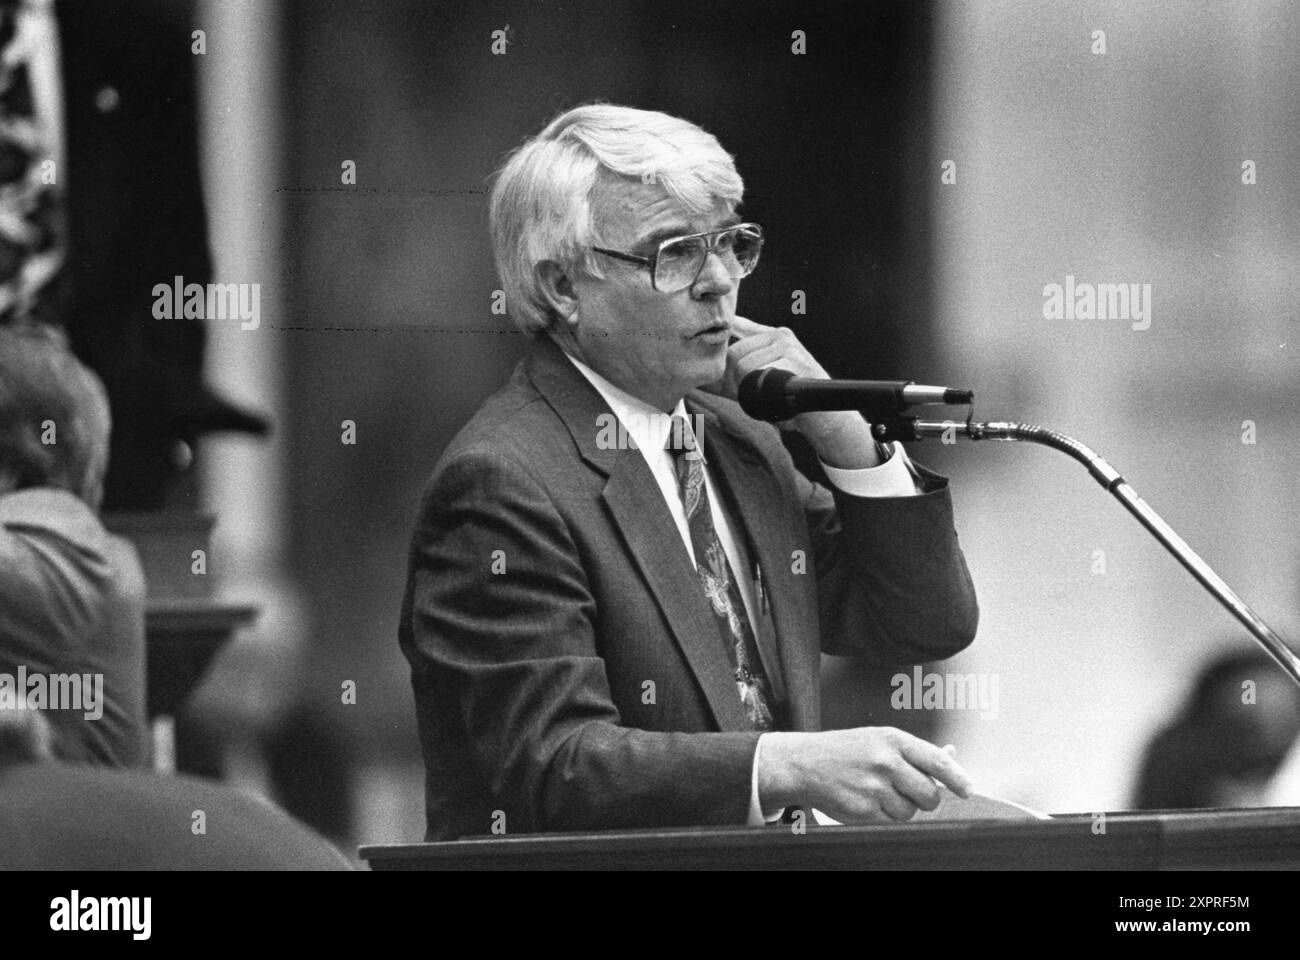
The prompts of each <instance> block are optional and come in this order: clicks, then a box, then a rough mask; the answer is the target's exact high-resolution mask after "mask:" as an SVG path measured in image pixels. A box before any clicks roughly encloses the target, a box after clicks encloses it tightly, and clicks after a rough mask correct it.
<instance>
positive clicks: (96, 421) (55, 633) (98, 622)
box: [0, 326, 148, 766]
mask: <svg viewBox="0 0 1300 960" xmlns="http://www.w3.org/2000/svg"><path fill="white" fill-rule="evenodd" d="M109 431H110V422H109V409H108V401H107V398H106V396H105V393H104V388H103V386H102V384H101V383H100V382H99V380H98V378H97V377H96V376H95V375H94V374H93V373H91V372H90V371H89V370H88V369H87V368H86V367H84V366H83V365H82V364H81V363H80V362H79V361H78V360H77V359H76V357H74V356H73V355H72V354H71V352H69V350H68V349H67V346H66V343H65V342H64V340H63V337H62V335H61V334H60V333H59V332H57V331H54V330H51V329H48V328H43V327H40V326H25V327H12V328H0V710H2V709H8V708H15V707H22V706H28V707H33V708H35V709H39V710H41V711H42V713H43V714H44V716H45V717H46V718H47V719H48V721H49V723H50V725H51V727H52V732H53V738H52V739H53V743H52V752H53V754H54V755H55V756H56V757H57V758H59V759H62V760H73V761H85V762H89V763H94V764H107V765H112V766H139V765H142V764H143V763H144V762H145V761H146V759H147V756H148V741H147V726H146V720H145V649H144V598H145V585H144V576H143V573H142V572H141V569H140V563H139V560H138V558H137V556H136V554H135V550H134V548H133V547H132V546H131V545H130V544H129V543H127V542H126V541H125V540H123V539H121V538H119V537H115V536H112V535H111V534H109V533H108V532H107V531H106V530H105V529H104V527H103V525H102V524H101V523H100V521H99V516H98V514H97V511H98V508H99V504H100V501H101V499H102V497H103V484H104V475H105V470H106V469H107V466H108V441H109ZM78 688H79V695H77V694H76V693H75V691H76V690H77V689H78ZM76 699H80V700H81V702H80V703H79V704H78V703H75V702H69V701H70V700H73V701H75V700H76Z"/></svg>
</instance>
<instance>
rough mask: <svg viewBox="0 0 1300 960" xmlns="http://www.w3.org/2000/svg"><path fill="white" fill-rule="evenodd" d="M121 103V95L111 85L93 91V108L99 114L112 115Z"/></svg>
mask: <svg viewBox="0 0 1300 960" xmlns="http://www.w3.org/2000/svg"><path fill="white" fill-rule="evenodd" d="M121 102H122V96H121V94H119V93H118V92H117V87H114V86H112V85H111V84H107V83H106V84H104V85H103V86H102V87H100V88H99V89H98V90H97V91H95V107H96V108H97V109H98V110H99V112H100V113H112V112H113V111H114V110H116V109H117V107H118V104H120V103H121Z"/></svg>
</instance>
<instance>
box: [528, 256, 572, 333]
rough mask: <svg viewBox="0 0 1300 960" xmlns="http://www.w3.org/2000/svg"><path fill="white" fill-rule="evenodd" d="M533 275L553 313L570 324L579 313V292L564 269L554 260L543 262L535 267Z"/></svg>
mask: <svg viewBox="0 0 1300 960" xmlns="http://www.w3.org/2000/svg"><path fill="white" fill-rule="evenodd" d="M533 274H534V276H536V278H537V286H538V288H539V289H540V290H541V293H542V297H543V299H545V300H546V304H547V306H549V307H550V308H551V312H552V313H554V314H555V315H556V316H558V317H560V318H561V319H562V320H564V321H565V322H566V323H567V322H570V321H571V320H572V319H573V318H574V317H575V316H576V315H577V313H578V292H577V291H576V290H575V289H574V288H573V281H572V280H571V279H570V278H569V275H568V273H566V272H565V269H564V267H562V266H560V265H559V264H558V263H556V262H555V261H554V260H543V261H542V262H541V263H539V264H537V266H535V267H533Z"/></svg>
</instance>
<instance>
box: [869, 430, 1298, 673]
mask: <svg viewBox="0 0 1300 960" xmlns="http://www.w3.org/2000/svg"><path fill="white" fill-rule="evenodd" d="M872 432H873V433H874V434H875V436H876V439H877V440H881V441H888V440H921V439H924V438H925V437H944V438H948V437H953V438H955V437H959V436H960V437H966V438H968V439H970V440H1019V441H1025V442H1028V443H1038V444H1042V445H1043V446H1045V447H1051V448H1053V449H1054V450H1060V451H1061V452H1062V453H1065V454H1068V455H1069V456H1071V457H1073V458H1074V459H1075V460H1078V461H1079V462H1080V463H1082V464H1083V465H1084V466H1085V467H1087V468H1088V472H1089V473H1090V474H1092V476H1093V479H1095V480H1096V481H1097V482H1098V483H1099V484H1101V485H1102V487H1103V488H1105V489H1106V491H1107V492H1109V493H1110V494H1111V495H1112V496H1114V497H1115V499H1116V500H1118V501H1119V502H1120V503H1122V504H1123V505H1124V508H1125V509H1126V510H1128V512H1129V513H1131V514H1133V516H1135V517H1137V519H1138V522H1139V523H1141V524H1142V526H1144V527H1146V528H1147V530H1148V531H1150V533H1151V535H1152V536H1154V537H1155V538H1156V539H1157V540H1159V541H1160V542H1161V543H1162V544H1164V546H1165V549H1166V550H1168V551H1169V552H1170V553H1172V554H1173V555H1174V557H1175V559H1177V560H1178V562H1179V563H1181V564H1182V565H1183V566H1184V567H1186V568H1187V570H1188V572H1189V573H1191V575H1192V576H1193V577H1195V578H1196V579H1197V580H1198V581H1200V584H1201V586H1203V587H1205V589H1206V590H1208V591H1209V592H1210V593H1211V594H1212V595H1213V596H1214V598H1215V599H1216V600H1218V601H1219V603H1221V604H1223V606H1224V607H1225V608H1226V609H1227V610H1228V612H1229V613H1231V614H1232V615H1233V616H1234V617H1236V618H1237V619H1238V620H1239V621H1240V622H1241V624H1242V625H1243V626H1244V627H1245V628H1246V629H1247V630H1249V631H1250V633H1251V636H1253V637H1254V638H1255V639H1256V640H1258V641H1259V642H1260V643H1261V644H1262V645H1263V647H1264V649H1265V650H1267V651H1268V653H1269V655H1270V656H1272V658H1273V659H1274V660H1276V661H1277V663H1278V665H1279V666H1281V667H1282V669H1283V670H1285V671H1286V673H1287V674H1288V675H1289V676H1290V677H1291V679H1292V680H1294V681H1295V682H1296V683H1297V684H1300V657H1297V656H1296V655H1295V654H1294V653H1293V652H1292V651H1291V650H1290V648H1289V647H1287V645H1286V644H1285V643H1284V642H1283V641H1282V638H1281V637H1279V636H1278V635H1277V634H1276V633H1274V632H1273V630H1272V629H1271V628H1270V627H1269V625H1268V624H1266V623H1265V622H1264V621H1263V620H1261V619H1260V617H1259V615H1258V614H1256V613H1255V611H1253V610H1251V609H1250V607H1248V606H1247V605H1246V602H1245V601H1244V600H1242V599H1241V597H1239V596H1237V594H1236V593H1234V592H1233V590H1232V588H1231V587H1229V586H1228V584H1227V583H1226V582H1224V580H1223V578H1222V577H1220V576H1219V575H1218V574H1217V573H1215V572H1214V570H1213V569H1211V567H1210V565H1209V564H1208V563H1206V562H1205V561H1204V560H1202V559H1201V558H1200V557H1199V556H1198V555H1197V554H1196V551H1195V550H1193V549H1192V548H1191V547H1189V546H1188V545H1187V543H1186V542H1185V541H1184V540H1183V538H1182V537H1180V536H1179V535H1178V534H1177V533H1176V532H1174V529H1173V528H1172V527H1171V526H1169V524H1167V523H1165V521H1164V520H1163V519H1161V517H1160V515H1159V514H1158V513H1156V512H1155V511H1154V510H1152V509H1151V507H1149V506H1148V505H1147V503H1146V501H1145V500H1143V499H1142V498H1141V497H1140V496H1138V494H1137V491H1136V490H1134V489H1133V488H1132V487H1131V486H1129V484H1128V481H1127V480H1125V479H1124V478H1123V477H1122V476H1121V475H1120V473H1119V471H1118V470H1116V469H1115V468H1114V467H1112V466H1111V465H1110V464H1109V463H1107V462H1106V461H1105V460H1103V459H1102V458H1101V457H1100V456H1098V455H1097V454H1096V453H1095V452H1094V451H1093V450H1091V449H1090V448H1089V447H1087V446H1085V445H1084V444H1082V443H1080V442H1079V441H1078V440H1075V439H1073V438H1071V437H1067V436H1065V435H1064V434H1062V433H1057V432H1056V431H1055V430H1049V429H1048V428H1046V427H1040V426H1036V425H1032V424H1023V423H1004V422H989V423H976V422H974V421H972V420H967V421H960V420H919V419H917V418H916V417H911V416H896V417H893V418H888V419H884V420H882V421H880V422H877V423H875V424H873V425H872ZM949 442H952V441H949Z"/></svg>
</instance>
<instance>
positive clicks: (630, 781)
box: [408, 451, 758, 832]
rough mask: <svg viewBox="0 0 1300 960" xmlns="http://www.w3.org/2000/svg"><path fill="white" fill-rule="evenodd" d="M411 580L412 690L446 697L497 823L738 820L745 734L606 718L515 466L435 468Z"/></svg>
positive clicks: (488, 462) (559, 575) (586, 604)
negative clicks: (646, 726) (500, 813)
mask: <svg viewBox="0 0 1300 960" xmlns="http://www.w3.org/2000/svg"><path fill="white" fill-rule="evenodd" d="M561 495H562V494H561ZM494 565H495V572H494ZM411 578H412V579H411V608H410V639H409V646H410V649H409V650H408V657H409V658H410V660H411V663H412V667H413V682H414V684H415V688H416V696H417V699H419V698H420V697H423V696H435V695H436V696H438V697H440V698H442V703H443V704H444V705H445V704H446V703H447V702H448V698H450V701H451V702H452V703H454V710H455V712H456V716H455V718H454V722H455V723H456V724H457V725H458V726H459V727H460V729H461V730H462V731H463V733H464V736H465V738H466V748H467V750H468V752H469V753H470V755H471V757H472V760H473V762H474V764H475V765H476V766H477V769H478V770H479V771H480V773H481V776H482V777H483V779H484V781H485V783H486V786H487V788H488V790H489V791H490V793H491V794H492V796H493V797H494V798H496V800H497V801H499V803H500V805H501V809H503V810H504V811H505V812H506V815H507V818H508V823H509V829H510V831H511V832H514V831H515V830H516V829H522V830H525V831H536V830H564V829H577V828H582V829H609V828H630V827H649V826H672V825H682V824H743V823H744V822H745V819H746V815H747V812H748V806H749V795H750V777H751V772H752V764H753V758H754V751H755V748H756V744H757V738H758V734H757V733H750V732H738V733H664V732H652V731H645V730H638V729H631V728H628V727H625V726H622V725H621V723H620V716H619V711H618V708H617V707H616V705H615V704H614V702H613V700H612V698H611V695H610V689H609V683H608V680H607V677H606V673H605V665H604V662H603V660H602V659H601V657H600V656H599V655H598V652H597V643H596V636H595V633H594V622H595V615H596V611H595V601H594V599H593V597H592V594H591V592H590V589H589V586H588V580H587V576H586V574H585V571H584V569H583V567H582V563H581V560H580V557H579V552H578V550H577V548H576V546H575V544H574V542H573V539H572V537H571V536H570V534H569V531H568V529H567V527H566V525H565V523H564V521H563V519H562V518H561V516H560V514H559V512H558V511H557V509H556V507H555V504H554V502H553V501H552V498H551V495H550V494H548V493H547V492H546V491H544V490H543V488H542V486H541V485H540V484H539V483H538V482H537V481H536V480H535V479H534V478H533V477H532V476H530V474H529V473H528V471H527V470H526V468H523V467H522V466H520V465H518V464H515V463H513V462H512V461H511V460H510V459H508V458H506V457H504V456H502V455H501V454H499V453H496V452H486V451H470V452H466V453H462V454H460V455H458V456H457V457H455V458H453V459H452V460H450V461H449V462H447V463H445V464H444V465H443V467H442V468H441V469H440V470H439V472H438V474H437V475H436V476H435V478H434V481H433V482H432V484H431V486H430V489H429V492H428V494H427V496H426V498H425V501H424V504H423V506H422V508H421V517H420V521H419V524H418V526H417V529H416V535H415V541H414V545H413V550H412V558H411ZM487 816H488V811H484V818H485V820H484V823H485V826H486V823H487V820H486V818H487Z"/></svg>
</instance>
